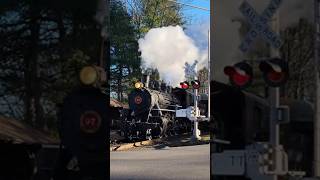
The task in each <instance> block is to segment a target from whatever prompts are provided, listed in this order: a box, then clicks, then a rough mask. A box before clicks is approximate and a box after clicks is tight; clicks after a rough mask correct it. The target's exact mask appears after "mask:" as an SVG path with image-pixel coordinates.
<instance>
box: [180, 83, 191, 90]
mask: <svg viewBox="0 0 320 180" xmlns="http://www.w3.org/2000/svg"><path fill="white" fill-rule="evenodd" d="M180 87H181V88H182V89H189V83H188V82H187V81H184V82H181V83H180Z"/></svg>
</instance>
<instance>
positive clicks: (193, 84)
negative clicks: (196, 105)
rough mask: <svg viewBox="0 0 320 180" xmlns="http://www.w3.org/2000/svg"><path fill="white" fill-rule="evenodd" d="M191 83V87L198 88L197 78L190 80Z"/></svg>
mask: <svg viewBox="0 0 320 180" xmlns="http://www.w3.org/2000/svg"><path fill="white" fill-rule="evenodd" d="M191 85H192V87H193V89H199V88H200V81H198V80H194V81H191Z"/></svg>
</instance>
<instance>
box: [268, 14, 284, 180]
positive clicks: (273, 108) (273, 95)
mask: <svg viewBox="0 0 320 180" xmlns="http://www.w3.org/2000/svg"><path fill="white" fill-rule="evenodd" d="M274 17H275V18H274V19H273V21H272V29H273V30H274V32H275V33H277V34H279V31H280V30H279V10H278V11H277V12H275V16H274ZM270 56H271V58H275V57H280V52H279V50H278V49H275V48H272V47H271V52H270ZM269 103H270V126H269V128H270V132H269V133H270V134H269V141H270V144H271V145H272V146H273V147H274V148H275V156H274V157H273V158H274V159H273V162H274V169H275V171H277V170H278V168H279V167H278V166H279V164H280V163H281V162H278V161H280V159H279V151H278V147H279V144H280V142H279V141H280V140H279V139H280V137H279V131H280V130H279V129H280V128H279V123H278V121H277V120H278V117H277V114H278V113H277V108H278V107H279V105H280V93H279V87H275V88H273V87H269ZM272 176H273V177H272V179H273V180H277V179H278V176H277V175H272Z"/></svg>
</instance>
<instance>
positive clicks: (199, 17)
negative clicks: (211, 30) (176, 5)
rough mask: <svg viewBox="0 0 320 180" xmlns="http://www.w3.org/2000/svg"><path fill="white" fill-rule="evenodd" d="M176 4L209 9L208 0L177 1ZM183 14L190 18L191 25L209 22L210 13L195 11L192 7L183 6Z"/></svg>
mask: <svg viewBox="0 0 320 180" xmlns="http://www.w3.org/2000/svg"><path fill="white" fill-rule="evenodd" d="M178 2H181V3H185V4H191V5H194V6H199V7H204V8H206V9H210V0H178ZM183 13H184V14H185V15H186V16H187V17H188V16H189V17H191V18H192V21H193V22H192V23H197V22H202V21H209V20H210V19H209V18H210V13H209V11H204V10H201V9H196V8H193V7H188V6H184V11H183Z"/></svg>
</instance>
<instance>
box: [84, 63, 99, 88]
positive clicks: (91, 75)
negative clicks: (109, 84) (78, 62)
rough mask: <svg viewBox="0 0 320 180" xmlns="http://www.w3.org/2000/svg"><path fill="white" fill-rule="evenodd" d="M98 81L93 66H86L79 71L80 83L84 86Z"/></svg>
mask: <svg viewBox="0 0 320 180" xmlns="http://www.w3.org/2000/svg"><path fill="white" fill-rule="evenodd" d="M97 80H98V72H97V70H96V69H95V68H94V67H93V66H86V67H84V68H82V69H81V71H80V81H81V82H82V83H83V84H84V85H92V84H94V83H95V82H96V81H97Z"/></svg>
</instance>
